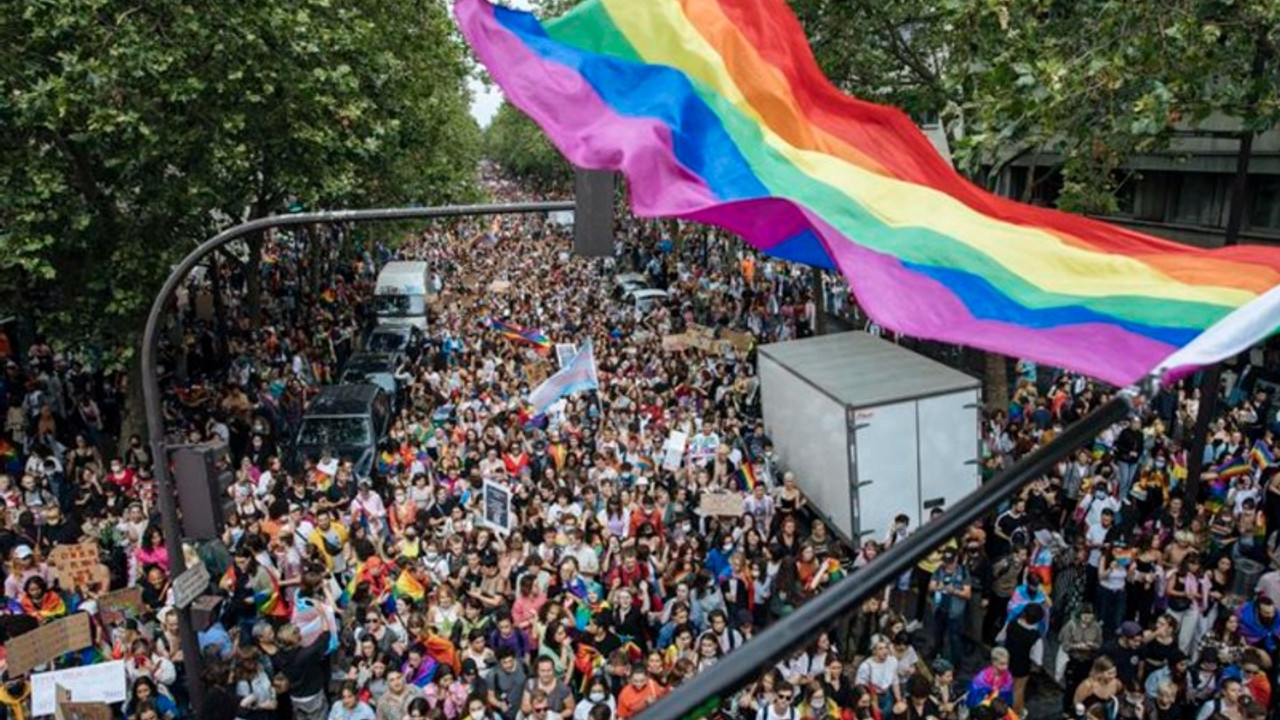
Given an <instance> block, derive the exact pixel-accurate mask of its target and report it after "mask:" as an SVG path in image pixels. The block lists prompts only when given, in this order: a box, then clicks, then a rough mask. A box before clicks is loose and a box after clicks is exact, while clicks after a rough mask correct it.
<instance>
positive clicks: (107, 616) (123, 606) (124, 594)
mask: <svg viewBox="0 0 1280 720" xmlns="http://www.w3.org/2000/svg"><path fill="white" fill-rule="evenodd" d="M145 613H146V606H144V605H143V604H142V588H140V587H138V586H136V585H135V586H134V587H129V588H124V589H123V590H116V591H115V592H110V593H107V594H106V595H103V596H102V597H100V598H98V616H99V617H101V618H102V621H103V622H104V623H112V624H114V623H121V622H124V621H125V620H127V619H131V618H137V617H141V616H142V615H143V614H145Z"/></svg>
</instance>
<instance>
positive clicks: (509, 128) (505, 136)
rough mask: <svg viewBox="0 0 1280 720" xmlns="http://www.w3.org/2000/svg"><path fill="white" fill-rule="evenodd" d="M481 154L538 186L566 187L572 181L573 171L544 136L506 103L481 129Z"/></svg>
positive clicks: (514, 108)
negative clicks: (482, 146) (482, 144)
mask: <svg viewBox="0 0 1280 720" xmlns="http://www.w3.org/2000/svg"><path fill="white" fill-rule="evenodd" d="M484 154H485V157H487V158H489V159H490V160H492V161H493V162H495V163H497V164H498V165H501V166H502V167H503V168H505V169H506V170H507V171H508V172H510V173H511V174H512V175H514V176H516V177H518V178H521V179H523V180H527V181H531V182H534V183H537V184H538V185H539V186H541V187H545V188H564V187H568V185H569V183H570V182H571V181H572V178H573V168H572V167H571V166H570V165H569V162H568V161H567V160H565V159H564V156H563V155H561V154H560V151H559V150H557V149H556V147H555V146H554V145H552V144H551V141H550V140H548V139H547V136H546V134H545V133H543V132H542V130H541V129H540V128H539V127H538V126H537V124H536V123H534V122H533V121H532V120H530V119H529V117H528V116H527V115H525V114H524V113H522V112H520V111H519V110H517V109H516V107H515V106H514V105H512V104H511V103H509V102H506V101H503V103H502V106H501V107H499V108H498V112H497V114H495V115H494V117H493V122H491V123H489V127H487V128H485V131H484Z"/></svg>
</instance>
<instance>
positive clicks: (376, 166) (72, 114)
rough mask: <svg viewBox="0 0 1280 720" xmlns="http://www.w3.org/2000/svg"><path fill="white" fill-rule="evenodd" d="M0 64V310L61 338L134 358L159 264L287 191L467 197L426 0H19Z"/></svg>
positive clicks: (331, 197) (461, 136)
mask: <svg viewBox="0 0 1280 720" xmlns="http://www.w3.org/2000/svg"><path fill="white" fill-rule="evenodd" d="M0 68H3V73H2V74H0V125H2V126H3V127H4V128H5V132H4V133H0V228H3V229H2V230H0V305H3V306H5V307H12V308H17V309H19V310H20V311H22V312H24V313H28V314H30V315H31V316H32V317H34V319H35V322H36V325H37V327H38V328H39V330H40V331H41V332H42V333H44V334H45V335H46V336H47V337H49V338H50V339H51V340H52V341H54V342H57V343H59V344H63V345H84V346H93V347H101V348H114V349H117V350H118V351H120V352H121V353H123V354H126V355H127V354H130V353H131V352H132V348H135V347H136V346H137V343H138V340H139V334H140V330H141V326H142V319H143V318H144V317H145V313H146V310H147V308H148V306H149V304H150V302H151V299H152V297H153V296H154V293H155V291H156V290H157V289H158V288H159V285H160V283H161V281H162V280H163V278H164V276H165V275H166V274H167V272H168V270H169V268H170V267H171V265H172V263H173V262H174V261H175V260H176V259H177V258H178V257H180V256H181V255H182V254H184V253H185V252H186V251H187V250H189V249H190V248H191V247H192V245H193V244H194V243H195V242H197V241H199V240H202V239H204V238H206V237H208V236H210V235H211V234H213V233H214V232H216V230H218V229H220V228H221V227H224V226H226V225H227V224H230V223H233V222H236V221H238V220H240V219H244V218H248V217H261V216H264V215H267V214H269V213H271V212H274V211H276V210H277V209H279V208H280V207H281V204H282V202H283V201H284V200H285V198H286V197H291V196H292V197H297V198H299V199H300V200H301V201H302V202H303V203H305V204H306V205H308V206H309V207H339V206H346V205H350V204H357V203H362V202H375V201H376V202H387V203H390V202H410V201H420V202H429V201H439V200H454V199H465V198H467V197H470V196H471V195H472V194H474V192H475V186H474V184H473V182H472V172H473V170H474V166H475V159H476V157H477V153H478V139H479V137H478V129H477V128H475V126H474V122H473V121H472V120H471V118H470V117H469V115H468V114H467V104H468V94H467V91H466V89H465V85H464V80H465V75H466V70H467V68H466V64H465V56H464V54H463V50H462V45H461V41H460V39H459V38H458V37H457V35H456V33H455V32H454V30H453V25H452V22H451V20H450V18H449V17H448V14H447V10H446V8H445V7H444V6H443V5H441V4H440V3H437V2H433V1H432V0H406V1H404V2H396V3H382V2H378V1H377V0H282V1H281V2H271V3H221V4H212V5H210V4H206V3H191V2H185V1H183V0H153V1H151V2H147V3H141V4H138V3H125V2H120V1H119V0H17V1H16V2H14V3H11V7H7V8H6V11H5V12H4V13H0ZM249 247H250V253H249V263H250V265H251V266H252V267H251V268H249V269H250V271H251V272H250V273H249V277H251V278H255V279H256V273H255V272H252V270H255V269H256V268H257V266H258V265H257V264H258V261H259V258H260V248H261V244H260V239H257V238H254V239H251V240H250V242H249ZM255 302H256V300H255ZM135 369H136V368H135ZM134 385H135V387H136V385H137V383H134ZM135 400H136V399H135Z"/></svg>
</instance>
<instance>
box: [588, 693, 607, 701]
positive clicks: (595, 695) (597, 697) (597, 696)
mask: <svg viewBox="0 0 1280 720" xmlns="http://www.w3.org/2000/svg"><path fill="white" fill-rule="evenodd" d="M590 700H591V702H593V703H599V702H604V693H602V692H593V693H591V696H590Z"/></svg>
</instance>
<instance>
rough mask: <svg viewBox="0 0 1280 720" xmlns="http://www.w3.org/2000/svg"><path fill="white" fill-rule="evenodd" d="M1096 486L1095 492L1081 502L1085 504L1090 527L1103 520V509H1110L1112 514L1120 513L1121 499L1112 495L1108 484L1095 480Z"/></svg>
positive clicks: (1086, 520)
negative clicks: (1108, 490) (1108, 489)
mask: <svg viewBox="0 0 1280 720" xmlns="http://www.w3.org/2000/svg"><path fill="white" fill-rule="evenodd" d="M1094 482H1095V486H1094V488H1093V492H1092V493H1091V494H1090V495H1089V496H1088V497H1087V498H1085V499H1084V500H1082V501H1081V503H1082V504H1083V505H1084V510H1085V512H1084V521H1085V524H1086V525H1088V526H1089V527H1094V526H1096V525H1098V524H1099V523H1101V522H1102V511H1103V510H1110V511H1111V514H1112V515H1119V514H1120V501H1119V500H1116V499H1115V498H1114V497H1112V496H1111V493H1109V492H1107V487H1106V485H1101V484H1097V483H1098V482H1099V481H1097V480H1094Z"/></svg>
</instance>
